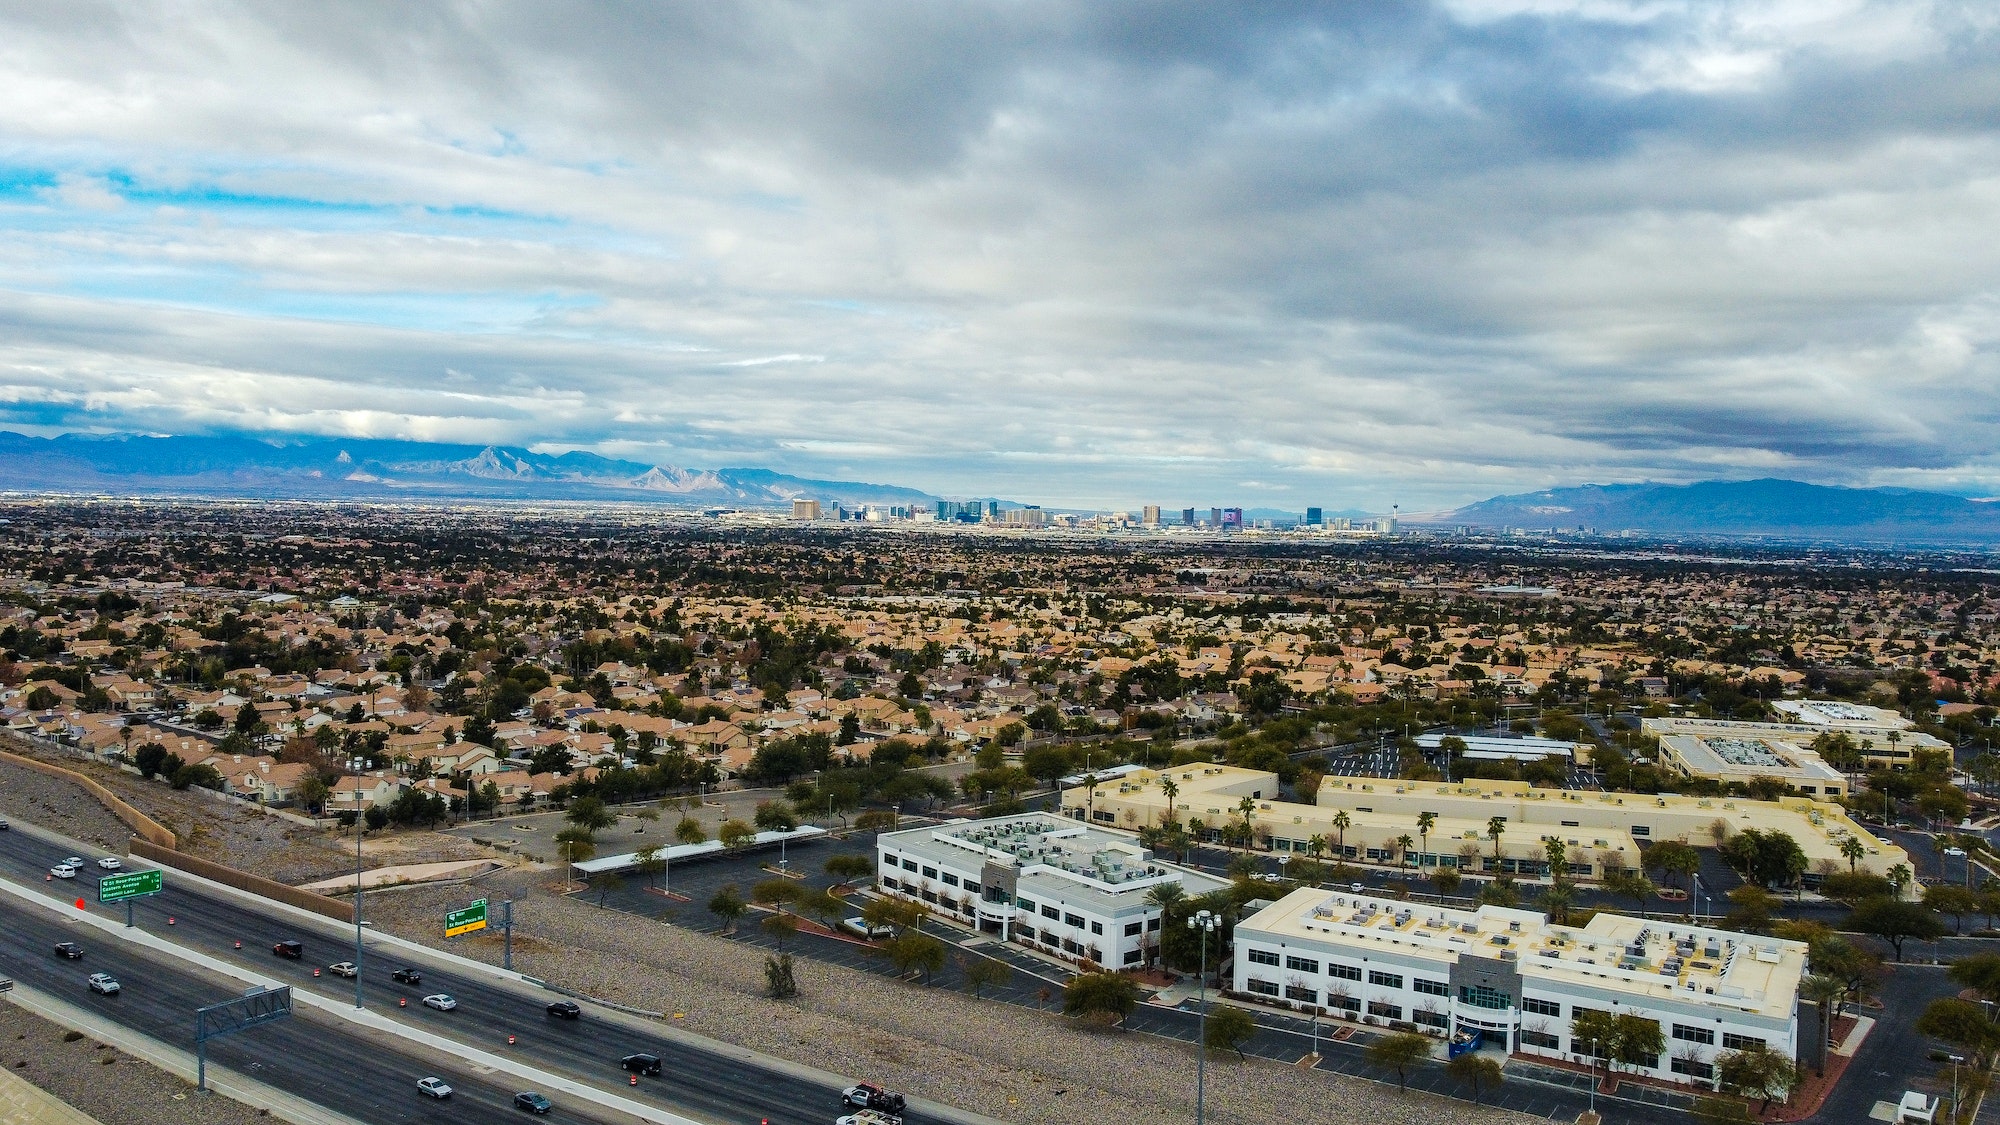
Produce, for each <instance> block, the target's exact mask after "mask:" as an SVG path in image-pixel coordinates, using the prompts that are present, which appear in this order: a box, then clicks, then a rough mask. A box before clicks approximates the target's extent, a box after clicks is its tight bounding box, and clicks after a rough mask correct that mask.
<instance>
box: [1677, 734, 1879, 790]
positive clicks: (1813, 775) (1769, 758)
mask: <svg viewBox="0 0 2000 1125" xmlns="http://www.w3.org/2000/svg"><path fill="white" fill-rule="evenodd" d="M1659 762H1660V764H1661V765H1662V766H1665V767H1666V768H1668V769H1670V770H1673V771H1674V772H1675V773H1678V774H1680V775H1681V776H1682V777H1705V778H1708V779H1709V780H1711V781H1719V782H1721V783H1723V784H1725V785H1729V784H1736V785H1748V784H1750V783H1751V782H1753V781H1756V780H1757V779H1759V778H1771V779H1774V780H1777V781H1782V782H1784V783H1785V785H1786V787H1788V788H1789V789H1791V791H1792V792H1794V793H1798V794H1800V795H1802V796H1806V797H1841V796H1845V795H1846V793H1847V791H1848V783H1847V775H1846V774H1843V773H1841V772H1840V771H1839V770H1837V769H1834V768H1833V767H1832V766H1830V765H1827V764H1826V761H1825V760H1824V759H1822V758H1821V757H1820V756H1819V755H1818V754H1815V753H1813V752H1812V751H1811V750H1808V749H1806V748H1805V747H1802V746H1800V745H1798V744H1797V743H1794V742H1783V741H1779V740H1777V739H1772V738H1761V737H1759V738H1746V737H1743V736H1740V735H1717V734H1709V735H1698V734H1666V735H1661V736H1660V756H1659Z"/></svg>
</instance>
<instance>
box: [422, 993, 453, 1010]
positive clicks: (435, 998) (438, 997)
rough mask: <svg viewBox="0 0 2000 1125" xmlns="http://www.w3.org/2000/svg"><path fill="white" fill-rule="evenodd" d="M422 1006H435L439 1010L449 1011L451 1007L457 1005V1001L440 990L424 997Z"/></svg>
mask: <svg viewBox="0 0 2000 1125" xmlns="http://www.w3.org/2000/svg"><path fill="white" fill-rule="evenodd" d="M424 1007H426V1008H436V1009H437V1010H438V1011H440V1012H449V1011H451V1010H452V1009H453V1008H456V1007H458V1001H456V1000H453V999H452V998H451V997H449V996H446V995H445V994H444V993H442V992H436V993H432V994H431V995H429V996H426V997H424Z"/></svg>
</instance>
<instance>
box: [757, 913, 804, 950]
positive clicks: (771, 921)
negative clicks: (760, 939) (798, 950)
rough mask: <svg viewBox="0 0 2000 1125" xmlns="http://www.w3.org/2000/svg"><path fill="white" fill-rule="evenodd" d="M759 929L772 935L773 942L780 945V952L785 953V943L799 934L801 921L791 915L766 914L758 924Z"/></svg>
mask: <svg viewBox="0 0 2000 1125" xmlns="http://www.w3.org/2000/svg"><path fill="white" fill-rule="evenodd" d="M757 928H758V929H760V930H763V931H764V932H765V933H766V934H768V935H770V938H771V940H772V941H775V942H777V943H778V952H780V953H783V952H784V951H785V943H786V942H788V941H790V940H792V936H793V935H794V934H797V933H798V932H799V920H798V919H797V918H794V917H792V916H791V915H789V914H766V915H765V916H764V918H763V920H762V921H760V922H758V923H757Z"/></svg>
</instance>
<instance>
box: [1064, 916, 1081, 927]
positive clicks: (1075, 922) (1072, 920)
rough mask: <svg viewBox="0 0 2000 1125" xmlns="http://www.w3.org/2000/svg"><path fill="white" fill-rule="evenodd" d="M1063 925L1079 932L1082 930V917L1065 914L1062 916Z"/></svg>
mask: <svg viewBox="0 0 2000 1125" xmlns="http://www.w3.org/2000/svg"><path fill="white" fill-rule="evenodd" d="M1063 925H1065V926H1068V927H1070V928H1071V929H1077V930H1080V929H1082V928H1083V915H1081V914H1065V915H1063Z"/></svg>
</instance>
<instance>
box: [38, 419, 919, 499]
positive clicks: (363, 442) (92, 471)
mask: <svg viewBox="0 0 2000 1125" xmlns="http://www.w3.org/2000/svg"><path fill="white" fill-rule="evenodd" d="M0 488H5V489H9V490H19V491H49V492H93V493H95V492H112V493H118V494H121V495H147V494H155V495H157V494H172V495H208V496H258V497H273V498H276V497H299V498H315V499H333V498H350V499H391V498H397V497H401V498H411V497H430V498H438V499H443V498H464V499H505V500H624V501H639V502H646V501H652V502H658V503H669V504H687V505H716V504H721V505H732V506H748V507H769V506H783V505H787V504H790V503H791V502H792V500H793V499H795V498H800V497H803V498H808V499H814V500H819V501H821V502H823V503H837V504H844V505H848V506H859V505H863V504H889V505H895V504H912V503H928V502H930V501H932V500H933V499H935V497H933V496H932V495H931V494H929V493H927V492H923V491H920V490H918V489H914V488H902V487H899V486H896V485H888V484H866V483H861V482H857V481H827V480H809V479H806V478H804V477H794V476H788V475H786V474H784V473H778V472H773V471H771V470H770V469H685V468H677V467H674V466H670V465H652V464H647V463H644V462H640V461H621V460H616V459H613V458H609V457H600V456H598V455H597V454H595V453H584V452H581V451H575V450H573V451H571V452H568V453H562V454H547V453H536V452H534V451H532V450H528V449H523V448H519V447H516V446H504V445H484V446H481V445H450V444H440V443H434V442H415V441H386V440H378V439H344V438H336V439H329V438H311V439H304V440H299V441H263V440H259V439H256V438H248V437H148V436H139V435H132V434H113V435H98V434H64V435H62V436H61V437H54V438H38V437H28V436H24V435H22V434H17V433H12V432H6V431H0Z"/></svg>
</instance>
